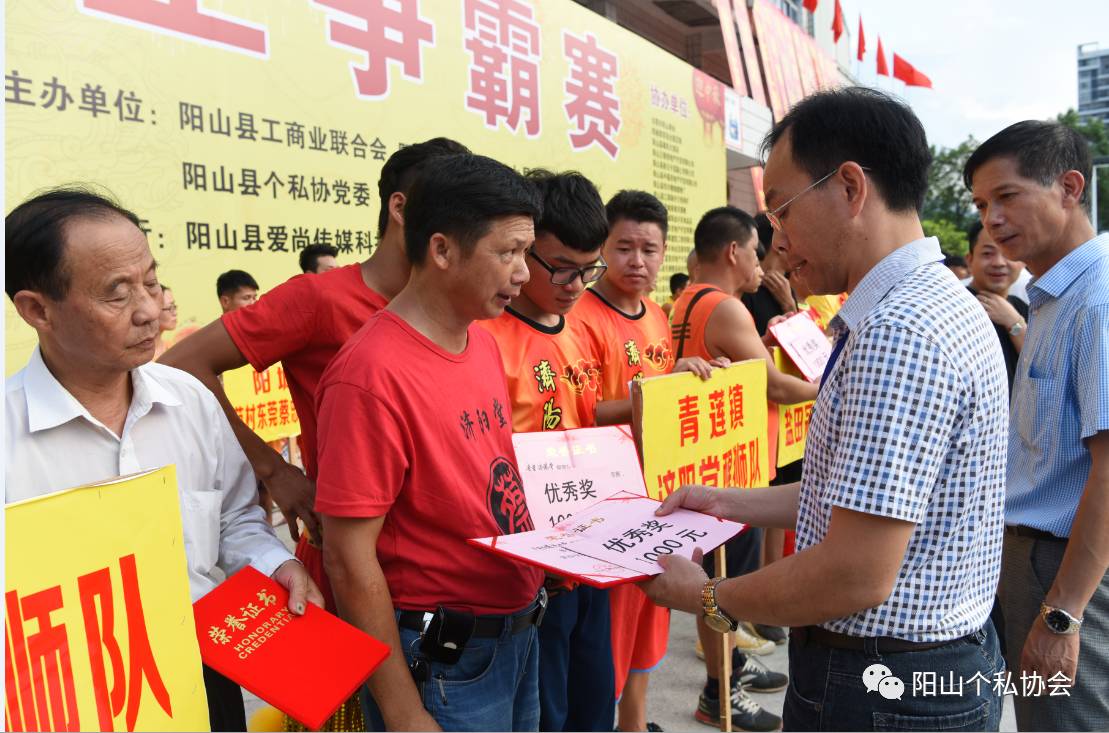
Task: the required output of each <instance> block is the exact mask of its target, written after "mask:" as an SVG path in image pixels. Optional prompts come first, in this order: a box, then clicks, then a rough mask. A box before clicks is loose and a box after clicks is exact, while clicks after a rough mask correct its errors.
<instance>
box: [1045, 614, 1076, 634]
mask: <svg viewBox="0 0 1109 733" xmlns="http://www.w3.org/2000/svg"><path fill="white" fill-rule="evenodd" d="M1044 622H1045V623H1046V624H1047V627H1048V628H1049V629H1051V630H1052V631H1054V632H1055V633H1056V634H1065V633H1066V632H1067V630H1068V629H1069V628H1070V619H1069V618H1067V615H1066V614H1065V613H1063V612H1062V611H1058V610H1056V611H1048V613H1047V615H1046V616H1044Z"/></svg>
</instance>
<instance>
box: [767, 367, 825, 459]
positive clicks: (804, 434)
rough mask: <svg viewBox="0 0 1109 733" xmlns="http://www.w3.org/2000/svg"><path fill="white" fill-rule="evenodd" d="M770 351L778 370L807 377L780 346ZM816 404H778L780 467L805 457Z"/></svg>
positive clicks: (794, 375) (799, 376)
mask: <svg viewBox="0 0 1109 733" xmlns="http://www.w3.org/2000/svg"><path fill="white" fill-rule="evenodd" d="M770 353H771V354H773V356H774V366H776V367H778V371H780V372H782V373H783V374H789V375H790V376H793V377H797V378H798V379H804V378H805V377H804V376H802V374H801V371H800V370H799V369H798V368H797V367H796V366H794V364H793V362H792V361H791V360H790V358H789V357H788V356H786V353H785V352H784V351H782V348H781V347H780V346H775V347H773V348H771V349H770ZM815 404H816V402H815V401H811V402H798V403H796V404H793V405H778V406H777V409H778V458H777V463H778V467H779V468H781V467H782V466H788V465H789V464H791V463H793V462H794V461H799V460H801V459H802V458H804V457H805V440H806V438H808V435H809V418H810V417H812V408H813V406H814V405H815Z"/></svg>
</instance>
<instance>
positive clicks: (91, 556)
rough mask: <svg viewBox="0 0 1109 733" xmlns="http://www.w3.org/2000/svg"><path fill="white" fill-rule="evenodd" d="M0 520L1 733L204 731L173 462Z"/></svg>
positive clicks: (13, 507)
mask: <svg viewBox="0 0 1109 733" xmlns="http://www.w3.org/2000/svg"><path fill="white" fill-rule="evenodd" d="M5 515H6V519H5V521H6V530H7V531H6V548H5V549H6V551H7V555H6V564H5V573H6V575H5V583H6V585H5V594H4V601H5V611H6V619H5V626H6V631H7V634H6V644H5V654H6V663H7V673H8V679H7V686H6V699H5V708H4V719H5V722H6V724H7V730H12V731H22V730H28V731H30V730H49V731H55V730H106V731H109V730H128V731H133V730H166V731H170V730H194V731H195V730H208V706H207V698H206V696H205V693H204V679H203V674H202V671H201V669H202V668H201V662H200V651H199V649H198V647H197V640H196V635H195V633H194V630H193V611H192V599H191V597H190V595H189V579H188V574H187V570H186V564H185V548H184V539H183V535H182V530H181V511H180V504H179V500H178V494H177V475H176V472H175V471H174V469H173V467H172V466H168V467H166V468H161V469H158V470H156V471H150V472H147V473H143V474H138V475H135V476H131V477H125V478H121V479H117V480H115V481H110V482H105V483H101V484H96V485H93V486H86V487H81V488H76V489H69V490H66V491H60V492H56V493H53V494H49V495H46V496H41V497H37V498H34V499H28V500H26V501H22V502H18V503H15V504H10V505H8V507H7V508H6V510H5Z"/></svg>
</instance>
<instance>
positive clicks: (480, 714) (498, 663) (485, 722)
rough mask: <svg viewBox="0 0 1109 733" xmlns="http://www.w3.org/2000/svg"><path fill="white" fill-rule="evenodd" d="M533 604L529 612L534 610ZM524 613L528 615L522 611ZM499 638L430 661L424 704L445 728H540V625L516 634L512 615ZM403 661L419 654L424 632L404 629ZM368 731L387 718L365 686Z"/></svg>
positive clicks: (478, 641)
mask: <svg viewBox="0 0 1109 733" xmlns="http://www.w3.org/2000/svg"><path fill="white" fill-rule="evenodd" d="M531 609H532V606H529V607H528V609H526V611H530V610H531ZM520 613H525V611H521V612H520ZM505 618H506V623H505V629H504V631H503V632H501V635H500V636H499V637H496V638H492V637H490V638H471V639H470V641H469V642H468V643H467V644H466V651H464V652H463V653H462V658H461V659H459V660H458V663H457V664H441V663H439V662H431V661H429V662H428V666H429V668H430V676H429V677H428V680H427V682H424V683H423V684H417V688H418V689H419V691H420V697H421V699H422V700H423V703H424V707H425V708H427V711H428V712H429V713H430V714H431V717H433V718H435V721H436V722H437V723H439V726H440V727H441V728H442V729H443V730H445V731H452V730H458V731H535V730H538V729H539V637H538V634H537V632H536V627H535V626H529V627H527V628H526V629H524V630H522V631H520V632H518V633H515V634H513V633H512V631H511V619H512V618H514V617H513V616H506V617H505ZM399 631H400V643H401V648H402V649H403V650H404V659H405V661H406V662H408V663H411V662H412V658H413V655H416V654H419V639H420V632H418V631H414V630H412V629H405V628H401V629H399ZM361 700H362V712H363V713H364V714H365V716H366V726H367V729H368V730H374V731H383V730H385V721H384V720H383V719H382V717H381V712H380V710H379V709H378V707H377V704H376V703H375V702H374V699H373V696H372V695H370V692H369V688H368V687H367V686H365V685H363V687H362V694H361Z"/></svg>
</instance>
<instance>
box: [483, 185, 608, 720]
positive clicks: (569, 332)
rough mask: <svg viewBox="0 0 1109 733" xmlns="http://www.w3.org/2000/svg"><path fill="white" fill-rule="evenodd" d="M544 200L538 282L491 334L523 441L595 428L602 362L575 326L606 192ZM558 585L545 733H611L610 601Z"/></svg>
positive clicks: (533, 266)
mask: <svg viewBox="0 0 1109 733" xmlns="http://www.w3.org/2000/svg"><path fill="white" fill-rule="evenodd" d="M528 178H529V179H530V180H532V181H533V182H534V183H535V184H536V186H537V188H538V189H539V192H540V194H541V195H542V197H543V215H542V216H541V217H540V218H539V219H538V220H537V221H536V223H535V232H536V234H535V246H534V247H532V249H531V251H530V252H529V253H528V269H529V271H530V274H531V277H530V278H529V279H528V282H527V284H526V285H524V286H523V288H521V290H520V294H519V295H518V296H517V297H516V298H514V299H513V300H512V304H511V305H510V306H509V307H508V308H506V309H505V314H504V315H503V316H501V317H500V318H496V319H493V320H491V321H483V322H482V325H483V326H485V328H486V329H488V330H489V332H490V333H492V334H493V336H494V337H495V338H496V340H497V344H498V346H500V350H501V357H502V361H503V362H504V371H505V375H506V377H507V379H508V389H509V397H510V399H511V400H512V415H513V421H512V422H513V426H514V428H515V430H516V432H518V433H525V432H538V431H541V430H568V429H572V428H582V427H591V426H593V424H594V413H595V411H596V406H597V400H598V399H599V397H600V392H601V372H600V359H599V358H598V353H597V349H596V343H595V341H594V339H593V337H592V335H591V334H590V332H589V331H588V329H587V327H586V325H585V324H584V323H583V322H582V321H581V320H580V319H578V318H576V317H575V316H574V313H573V309H575V304H576V303H578V300H579V298H581V296H582V293H584V292H585V288H586V285H587V284H589V283H591V282H594V281H596V280H597V279H598V278H599V277H600V276H601V275H603V274H604V271H605V267H604V264H603V261H602V260H601V245H602V244H604V241H605V236H606V235H607V234H608V221H607V220H606V218H605V206H604V202H603V201H601V195H600V194H599V193H597V188H596V187H595V186H594V185H593V184H592V183H591V182H590V181H589V179H587V178H586V177H585V176H583V175H581V174H580V173H559V174H555V173H550V172H548V171H542V170H539V171H531V172H530V173H529V174H528ZM572 585H573V584H571V583H568V582H567V581H564V580H562V579H560V578H551V579H550V580H549V581H548V583H547V588H548V590H549V591H550V592H551V601H550V606H549V607H548V609H547V615H546V616H545V618H544V620H543V626H542V627H541V628H540V629H539V637H540V643H539V707H540V719H539V729H540V730H544V731H563V730H610V729H611V728H612V719H613V714H614V711H615V702H616V700H615V691H614V689H613V667H612V642H611V638H610V627H611V624H610V616H609V605H608V591H605V590H599V589H597V588H590V587H589V586H586V585H580V586H577V587H568V586H572Z"/></svg>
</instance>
